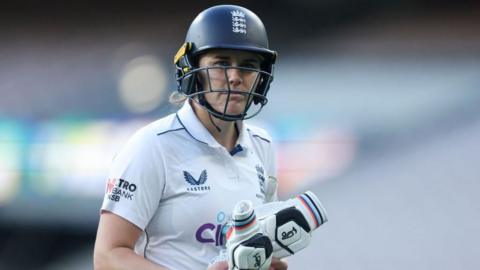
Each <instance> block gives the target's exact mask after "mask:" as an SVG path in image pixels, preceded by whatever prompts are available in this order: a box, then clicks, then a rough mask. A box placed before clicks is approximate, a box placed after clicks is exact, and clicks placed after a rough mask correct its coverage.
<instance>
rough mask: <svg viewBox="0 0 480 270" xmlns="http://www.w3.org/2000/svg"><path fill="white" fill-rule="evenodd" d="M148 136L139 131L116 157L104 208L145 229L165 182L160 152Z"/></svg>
mask: <svg viewBox="0 0 480 270" xmlns="http://www.w3.org/2000/svg"><path fill="white" fill-rule="evenodd" d="M149 135H150V134H149V133H148V132H146V131H145V130H140V131H138V132H137V133H136V134H135V135H134V136H133V137H132V138H131V139H130V140H129V141H128V143H127V144H126V145H125V147H124V148H123V149H122V150H121V151H120V152H119V153H118V154H117V155H116V156H115V158H114V159H113V162H112V165H111V167H110V171H109V177H108V181H107V184H106V190H105V197H104V199H103V204H102V208H101V209H102V211H103V210H106V211H109V212H112V213H114V214H116V215H118V216H121V217H123V218H124V219H126V220H128V221H130V222H131V223H133V224H135V225H136V226H137V227H139V228H140V229H142V230H143V229H145V227H146V226H147V224H148V223H149V221H150V219H151V218H152V217H153V215H154V214H155V212H156V210H157V208H158V204H159V202H160V199H161V198H162V192H163V189H164V185H165V177H164V174H163V172H162V170H163V161H162V158H161V151H159V149H158V146H157V145H156V141H155V140H154V137H153V136H149Z"/></svg>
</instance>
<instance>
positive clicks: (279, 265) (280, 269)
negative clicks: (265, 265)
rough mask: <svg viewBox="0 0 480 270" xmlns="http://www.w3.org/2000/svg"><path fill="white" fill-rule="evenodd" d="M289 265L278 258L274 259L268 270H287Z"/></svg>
mask: <svg viewBox="0 0 480 270" xmlns="http://www.w3.org/2000/svg"><path fill="white" fill-rule="evenodd" d="M287 268H288V264H287V262H286V261H282V260H280V259H277V258H272V264H270V268H269V269H268V270H287Z"/></svg>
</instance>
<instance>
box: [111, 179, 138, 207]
mask: <svg viewBox="0 0 480 270" xmlns="http://www.w3.org/2000/svg"><path fill="white" fill-rule="evenodd" d="M135 191H137V185H135V184H133V183H129V182H128V181H127V180H124V179H115V178H112V179H108V182H107V194H108V199H109V200H111V201H114V202H119V201H120V200H128V201H131V200H133V198H134V195H135Z"/></svg>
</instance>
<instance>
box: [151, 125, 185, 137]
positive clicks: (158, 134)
mask: <svg viewBox="0 0 480 270" xmlns="http://www.w3.org/2000/svg"><path fill="white" fill-rule="evenodd" d="M182 129H185V128H183V127H181V128H177V129H169V130H166V131H163V132H160V133H157V136H160V135H163V134H165V133H168V132H171V131H179V130H182Z"/></svg>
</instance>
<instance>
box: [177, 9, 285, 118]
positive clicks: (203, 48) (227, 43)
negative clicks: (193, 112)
mask: <svg viewBox="0 0 480 270" xmlns="http://www.w3.org/2000/svg"><path fill="white" fill-rule="evenodd" d="M213 49H228V50H242V51H248V52H252V53H254V54H258V55H260V56H261V57H260V58H261V59H262V60H261V63H260V69H256V70H255V72H257V78H256V83H255V84H254V85H253V86H252V89H250V92H249V93H246V94H248V100H249V101H247V104H246V106H245V110H244V112H243V113H241V114H236V115H231V114H226V108H227V106H228V102H229V100H228V99H227V102H226V104H225V110H224V111H223V112H220V111H217V110H215V109H214V108H213V107H212V106H211V105H210V104H209V103H208V102H207V101H206V100H205V94H207V93H209V92H227V93H228V92H232V93H238V92H235V91H234V89H230V87H228V89H223V90H213V89H211V86H209V85H202V84H201V83H200V81H199V78H198V76H199V74H200V71H202V70H204V71H205V70H206V73H208V69H209V67H206V68H199V66H198V60H199V56H200V55H202V54H203V53H205V52H208V51H209V50H213ZM276 57H277V53H276V52H275V51H273V50H270V49H269V45H268V37H267V32H266V30H265V26H264V25H263V23H262V21H261V20H260V18H259V17H258V16H257V15H256V14H255V13H253V12H252V11H250V10H248V9H246V8H244V7H240V6H235V5H219V6H214V7H211V8H208V9H206V10H204V11H202V12H201V13H200V14H198V16H197V17H196V18H195V19H194V20H193V22H192V23H191V25H190V27H189V29H188V32H187V36H186V39H185V43H184V44H183V45H182V46H181V47H180V49H179V50H178V52H177V54H176V55H175V58H174V63H175V66H176V81H177V91H178V92H180V93H182V94H184V95H185V96H187V97H188V98H189V99H191V100H193V101H195V102H197V103H199V104H200V105H201V106H203V107H204V108H205V109H207V110H208V112H209V113H210V114H211V115H213V116H215V117H217V118H220V119H222V120H226V121H235V120H242V119H248V118H251V117H253V116H255V115H257V114H258V113H259V112H260V110H261V109H262V108H263V106H264V105H265V104H266V103H267V101H268V100H267V93H268V90H269V88H270V83H271V82H272V80H273V69H274V64H275V60H276ZM223 68H224V70H225V76H226V74H227V73H226V70H227V69H232V68H238V69H242V68H241V67H231V66H227V67H223ZM252 104H253V106H252ZM254 107H255V108H254ZM252 108H254V109H252Z"/></svg>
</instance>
